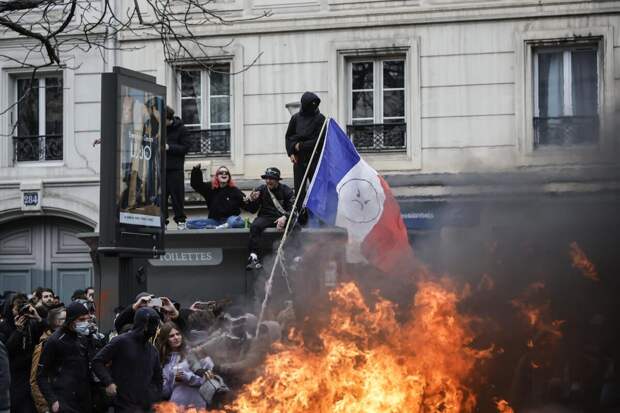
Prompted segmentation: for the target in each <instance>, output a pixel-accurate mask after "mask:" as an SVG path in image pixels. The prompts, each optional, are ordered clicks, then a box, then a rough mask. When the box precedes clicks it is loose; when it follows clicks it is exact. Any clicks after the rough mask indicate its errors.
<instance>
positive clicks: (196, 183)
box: [190, 168, 244, 220]
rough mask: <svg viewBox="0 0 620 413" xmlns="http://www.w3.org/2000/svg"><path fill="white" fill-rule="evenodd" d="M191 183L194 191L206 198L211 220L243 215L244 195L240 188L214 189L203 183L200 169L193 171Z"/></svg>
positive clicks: (208, 183)
mask: <svg viewBox="0 0 620 413" xmlns="http://www.w3.org/2000/svg"><path fill="white" fill-rule="evenodd" d="M190 182H191V185H192V188H194V191H196V192H198V193H199V194H200V195H202V196H203V197H204V199H205V201H206V203H207V208H209V218H211V219H216V220H222V219H226V218H228V217H231V216H233V215H239V214H241V207H242V206H244V204H243V198H244V195H243V192H241V190H240V189H239V188H237V187H231V186H225V187H221V188H212V187H211V182H204V181H203V179H202V171H201V170H200V169H198V168H194V169H192V178H191V181H190Z"/></svg>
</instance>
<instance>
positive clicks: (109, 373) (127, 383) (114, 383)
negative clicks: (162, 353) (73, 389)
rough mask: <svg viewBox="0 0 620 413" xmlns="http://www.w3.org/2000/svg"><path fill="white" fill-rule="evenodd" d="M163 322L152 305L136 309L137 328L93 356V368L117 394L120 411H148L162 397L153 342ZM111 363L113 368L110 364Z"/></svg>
mask: <svg viewBox="0 0 620 413" xmlns="http://www.w3.org/2000/svg"><path fill="white" fill-rule="evenodd" d="M159 325H160V318H159V315H158V314H157V312H156V311H155V310H153V309H152V308H149V307H141V308H140V309H138V310H137V311H136V316H135V318H134V322H133V329H132V330H131V331H129V332H128V333H126V334H121V335H119V336H116V337H114V338H113V339H112V341H110V342H109V343H108V344H107V345H106V346H105V347H104V348H102V349H101V351H99V353H97V355H96V356H95V358H94V359H93V369H94V370H95V374H96V375H97V377H99V379H100V380H101V382H102V383H103V384H104V385H105V386H106V392H107V394H108V395H109V396H110V397H113V398H114V399H113V405H114V411H115V412H116V413H137V412H148V411H150V409H151V405H152V404H153V403H155V402H157V401H159V399H160V395H161V391H162V384H163V379H162V371H161V365H160V363H159V354H158V353H157V349H155V346H153V344H152V343H151V341H152V339H153V338H154V337H155V335H156V334H157V330H158V328H159ZM108 365H110V367H108Z"/></svg>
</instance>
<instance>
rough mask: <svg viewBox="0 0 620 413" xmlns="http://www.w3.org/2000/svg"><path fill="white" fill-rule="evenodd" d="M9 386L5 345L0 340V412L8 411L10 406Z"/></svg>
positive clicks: (7, 358) (9, 375) (6, 412)
mask: <svg viewBox="0 0 620 413" xmlns="http://www.w3.org/2000/svg"><path fill="white" fill-rule="evenodd" d="M10 387H11V373H10V370H9V356H8V354H7V351H6V347H4V343H2V341H0V413H9V409H10V408H11V396H10V393H9V389H10Z"/></svg>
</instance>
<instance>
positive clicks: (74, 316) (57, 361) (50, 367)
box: [37, 302, 92, 413]
mask: <svg viewBox="0 0 620 413" xmlns="http://www.w3.org/2000/svg"><path fill="white" fill-rule="evenodd" d="M89 320H90V314H89V313H88V309H87V308H86V307H85V306H84V305H83V304H81V303H78V302H73V303H71V304H69V305H68V306H67V308H66V318H65V322H64V323H63V325H62V326H61V327H60V328H59V329H58V330H56V331H55V332H54V334H52V336H51V337H50V338H48V339H47V342H46V343H45V345H44V346H43V352H42V353H41V359H40V360H39V369H38V373H37V384H38V385H39V389H40V390H41V393H42V394H43V396H44V397H45V400H46V401H47V403H48V406H50V411H51V412H54V413H56V412H70V413H74V412H75V413H89V412H91V411H92V399H91V386H90V376H91V375H90V373H91V371H90V360H89V355H90V354H92V351H89V346H90V341H89V340H88V339H87V336H88V334H89V331H90V329H89Z"/></svg>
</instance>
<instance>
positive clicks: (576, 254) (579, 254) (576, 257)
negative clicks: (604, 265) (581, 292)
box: [570, 241, 600, 281]
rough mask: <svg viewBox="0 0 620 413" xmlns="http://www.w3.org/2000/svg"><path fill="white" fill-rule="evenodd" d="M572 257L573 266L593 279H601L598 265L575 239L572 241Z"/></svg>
mask: <svg viewBox="0 0 620 413" xmlns="http://www.w3.org/2000/svg"><path fill="white" fill-rule="evenodd" d="M570 257H571V260H572V262H573V268H577V269H578V270H580V271H581V273H582V274H583V276H584V277H586V278H589V279H590V280H592V281H600V279H599V277H598V272H597V271H596V267H595V266H594V264H592V262H591V261H590V260H589V259H588V257H587V256H586V254H585V252H583V250H582V249H581V248H580V247H579V244H577V242H575V241H573V242H571V243H570Z"/></svg>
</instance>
